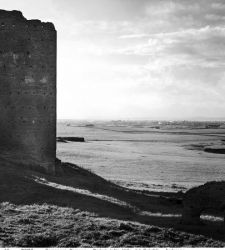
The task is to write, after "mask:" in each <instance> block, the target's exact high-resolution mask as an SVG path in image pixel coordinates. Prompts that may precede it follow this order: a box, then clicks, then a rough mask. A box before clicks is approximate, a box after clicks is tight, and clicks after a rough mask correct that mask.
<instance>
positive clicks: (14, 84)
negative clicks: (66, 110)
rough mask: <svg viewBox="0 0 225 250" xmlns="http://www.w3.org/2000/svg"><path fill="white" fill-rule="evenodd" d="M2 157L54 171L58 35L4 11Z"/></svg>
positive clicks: (0, 30) (0, 17)
mask: <svg viewBox="0 0 225 250" xmlns="http://www.w3.org/2000/svg"><path fill="white" fill-rule="evenodd" d="M0 157H8V159H10V160H13V161H17V162H19V163H20V162H22V163H23V164H28V165H32V166H36V167H38V168H40V169H41V168H44V169H45V170H47V171H48V172H51V173H52V172H54V170H55V157H56V30H55V28H54V26H53V24H51V23H43V22H41V21H39V20H26V19H25V18H24V17H23V15H22V13H21V12H19V11H3V10H0Z"/></svg>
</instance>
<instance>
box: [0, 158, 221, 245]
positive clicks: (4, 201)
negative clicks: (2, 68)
mask: <svg viewBox="0 0 225 250" xmlns="http://www.w3.org/2000/svg"><path fill="white" fill-rule="evenodd" d="M59 165H60V166H61V171H60V172H59V173H57V175H56V176H50V175H46V174H40V173H38V172H35V171H33V170H29V169H24V168H23V166H15V165H13V164H9V163H8V162H5V161H1V165H0V246H2V247H10V246H17V247H181V246H185V247H191V246H194V247H224V246H225V237H224V236H225V232H224V225H223V222H222V220H220V219H216V217H215V216H218V214H217V215H216V214H211V215H210V216H207V217H205V218H204V220H203V225H200V226H188V225H186V226H185V225H181V224H180V214H181V211H182V196H183V195H182V193H177V194H172V193H150V192H136V191H132V190H129V189H125V188H122V187H120V186H117V185H115V184H113V183H110V182H108V181H106V180H104V179H103V178H101V177H99V176H97V175H95V174H93V173H91V172H89V171H87V170H84V169H82V168H80V167H78V166H75V165H72V164H69V163H64V164H59ZM213 216H214V217H213Z"/></svg>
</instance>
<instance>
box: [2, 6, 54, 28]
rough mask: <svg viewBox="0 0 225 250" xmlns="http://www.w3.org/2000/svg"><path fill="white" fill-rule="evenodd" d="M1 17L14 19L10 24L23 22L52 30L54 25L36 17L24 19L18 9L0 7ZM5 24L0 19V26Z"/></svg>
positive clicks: (29, 25)
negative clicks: (2, 8)
mask: <svg viewBox="0 0 225 250" xmlns="http://www.w3.org/2000/svg"><path fill="white" fill-rule="evenodd" d="M1 19H6V20H7V19H9V20H12V21H14V23H12V25H16V24H18V23H24V24H26V25H28V27H31V26H34V27H35V28H41V29H47V30H54V31H55V26H54V24H53V23H51V22H42V21H40V20H38V19H30V20H29V19H26V18H25V17H24V16H23V14H22V12H21V11H18V10H12V11H8V10H1V9H0V21H1ZM5 25H6V24H5V23H3V22H2V21H1V23H0V26H5Z"/></svg>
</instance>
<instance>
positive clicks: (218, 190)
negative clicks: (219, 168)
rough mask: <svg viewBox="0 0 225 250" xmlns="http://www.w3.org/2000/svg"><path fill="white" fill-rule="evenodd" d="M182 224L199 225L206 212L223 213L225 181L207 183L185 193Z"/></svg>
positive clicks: (224, 208) (224, 209) (224, 207)
mask: <svg viewBox="0 0 225 250" xmlns="http://www.w3.org/2000/svg"><path fill="white" fill-rule="evenodd" d="M183 205H184V209H183V214H182V223H184V224H199V223H200V215H201V213H202V212H204V211H206V210H218V211H225V181H221V182H208V183H206V184H204V185H202V186H199V187H196V188H192V189H190V190H189V191H187V192H186V194H185V196H184V201H183Z"/></svg>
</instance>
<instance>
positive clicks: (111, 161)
mask: <svg viewBox="0 0 225 250" xmlns="http://www.w3.org/2000/svg"><path fill="white" fill-rule="evenodd" d="M203 125H204V124H203ZM57 136H60V137H84V139H85V142H69V141H68V142H66V143H65V142H58V143H57V156H58V158H60V159H61V160H63V161H67V162H71V163H75V164H77V165H80V166H82V167H84V168H86V169H89V170H91V171H93V172H94V173H96V174H98V175H100V176H102V177H104V178H106V179H108V180H111V181H113V182H115V183H117V184H120V185H122V186H125V187H129V188H132V189H142V190H150V191H153V190H154V191H174V192H175V191H178V190H183V191H185V190H186V189H188V188H190V187H193V186H198V185H201V184H203V183H205V182H207V181H213V180H224V179H225V165H224V162H225V154H217V153H211V152H206V151H205V148H222V149H223V148H224V147H225V141H224V140H225V129H224V128H207V129H205V128H204V129H203V128H200V127H199V126H195V125H193V124H188V125H186V126H183V125H182V124H178V125H177V124H176V125H174V124H172V125H168V124H160V126H157V127H154V126H153V125H152V123H151V122H149V123H148V122H145V123H137V122H133V123H132V122H129V123H128V122H124V123H123V122H119V123H115V122H95V123H90V122H78V121H71V120H70V121H65V120H64V121H59V122H58V125H57Z"/></svg>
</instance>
